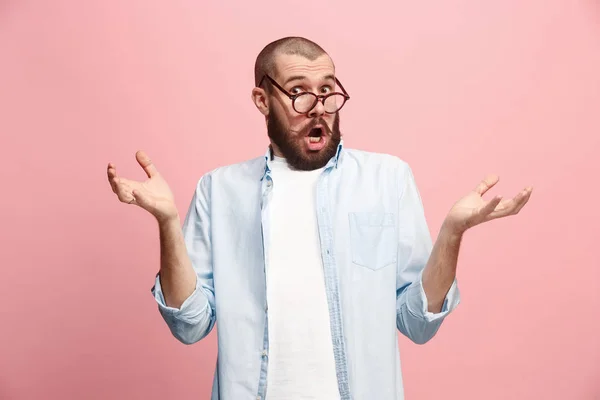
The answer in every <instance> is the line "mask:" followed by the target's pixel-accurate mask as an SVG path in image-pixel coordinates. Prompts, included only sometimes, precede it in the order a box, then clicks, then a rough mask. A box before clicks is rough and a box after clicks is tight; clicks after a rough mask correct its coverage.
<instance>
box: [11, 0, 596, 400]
mask: <svg viewBox="0 0 600 400" xmlns="http://www.w3.org/2000/svg"><path fill="white" fill-rule="evenodd" d="M286 35H304V36H307V37H309V38H312V39H314V40H316V41H317V42H319V43H320V44H322V45H323V46H324V47H325V49H327V50H328V51H329V52H330V54H331V55H332V56H333V58H334V60H335V62H336V64H337V67H338V70H337V72H338V76H339V78H340V79H341V81H342V82H343V83H344V86H345V87H346V89H348V91H349V92H350V94H351V96H352V100H351V101H350V102H349V103H348V104H347V106H346V107H345V109H344V110H343V113H342V120H341V121H342V130H343V133H344V134H345V141H346V144H347V145H348V146H351V147H358V148H363V149H367V150H374V151H383V152H389V153H392V154H396V155H398V156H400V157H402V158H403V159H405V160H406V161H408V162H409V163H410V164H411V165H412V167H413V170H414V172H415V175H416V179H417V183H418V184H419V187H420V189H421V192H422V196H423V201H424V203H425V207H426V212H427V217H428V221H429V223H430V227H431V230H432V232H433V234H436V233H437V230H438V228H439V226H440V223H441V221H442V219H443V217H444V215H445V213H446V211H447V210H448V209H449V208H450V206H451V205H452V204H453V202H454V201H455V200H457V199H458V198H459V197H460V196H462V195H463V194H465V193H466V192H467V191H468V190H470V189H472V188H473V187H474V186H475V185H476V184H477V183H478V182H479V180H480V179H481V178H483V176H484V175H485V174H486V173H488V172H493V173H498V174H499V175H500V177H501V181H500V183H499V185H498V187H497V189H494V190H493V192H492V193H493V194H496V193H498V194H503V195H505V196H513V195H514V194H516V193H517V192H518V190H519V189H521V188H522V187H525V186H526V185H530V184H531V185H533V186H534V193H533V196H532V198H531V200H530V203H529V204H528V205H527V207H526V208H525V209H523V211H522V213H521V214H520V215H519V216H518V217H514V218H509V219H505V220H502V221H495V222H492V223H490V224H488V225H485V226H480V227H477V228H475V229H474V230H473V231H471V232H469V233H468V235H467V236H466V238H465V241H464V246H463V249H462V252H461V256H460V267H459V280H460V285H461V289H462V295H463V302H462V304H461V306H460V307H459V308H458V309H457V310H456V312H455V313H454V314H453V315H452V316H451V317H450V318H449V319H448V320H447V321H446V323H445V325H444V326H443V328H442V330H441V331H440V333H439V335H438V336H437V337H436V338H435V339H434V340H433V341H431V342H430V343H428V344H427V345H425V346H417V345H413V344H411V343H409V342H408V340H406V339H405V338H400V343H401V350H402V357H403V364H404V377H405V382H406V383H405V384H406V394H407V399H408V400H417V399H438V398H444V399H447V400H452V399H462V400H466V399H487V400H492V399H502V400H505V399H545V400H548V399H599V398H600V345H599V342H600V322H599V321H600V295H599V292H600V291H599V285H600V284H599V282H600V272H599V270H600V262H599V261H598V243H597V241H598V237H599V236H598V227H599V225H600V224H599V223H600V211H599V208H598V198H599V195H600V191H599V190H598V173H599V172H600V168H599V166H600V165H599V162H598V150H599V149H600V141H599V137H600V107H599V106H600V3H599V2H598V1H597V0H593V1H592V0H587V1H573V0H531V1H527V2H524V1H521V0H504V1H493V0H486V1H483V0H472V1H458V0H456V1H442V2H415V1H401V2H397V1H393V2H392V1H389V2H385V3H384V2H381V1H379V0H375V1H368V2H366V3H363V2H351V1H350V2H349V1H346V0H338V1H336V2H325V1H312V0H307V1H304V2H300V3H298V2H282V1H275V0H273V1H268V2H256V1H253V2H247V1H243V2H242V1H239V2H237V4H232V3H231V2H222V3H221V4H220V5H218V4H217V2H212V1H211V2H208V1H182V0H178V1H169V2H166V1H148V0H143V1H142V0H138V1H128V2H119V3H118V5H117V2H106V1H100V0H94V1H89V0H88V1H85V2H82V1H75V0H71V1H53V2H41V1H40V2H31V1H10V0H4V1H0V134H1V135H2V136H1V146H0V153H1V161H2V167H1V169H0V173H1V174H2V175H1V178H2V180H1V182H2V193H1V197H0V199H1V201H2V207H0V210H1V212H2V216H1V221H2V223H1V225H0V226H1V228H0V234H1V237H0V243H1V246H2V251H1V253H0V268H1V278H0V279H1V289H0V304H1V307H0V398H1V399H19V400H24V399H141V398H144V399H175V398H177V399H205V398H208V393H209V390H210V384H211V381H212V374H213V368H214V365H215V357H216V336H215V332H213V333H212V334H211V335H210V336H209V337H208V338H207V339H205V340H203V341H202V342H200V343H198V344H196V345H194V346H184V345H182V344H180V343H178V342H177V341H176V340H175V339H174V338H172V337H171V335H170V333H169V332H168V329H167V327H166V325H165V324H164V323H163V321H162V320H161V318H160V316H159V314H158V311H157V310H156V305H155V303H154V300H153V299H152V297H151V295H150V287H151V286H152V283H153V279H154V274H155V273H156V271H157V269H158V262H159V258H158V256H159V253H158V238H157V229H156V225H155V223H154V221H153V220H152V219H151V217H149V216H148V215H146V214H145V213H144V212H143V211H142V210H140V209H137V208H134V207H132V206H126V205H123V204H119V203H118V202H117V199H116V197H115V196H114V195H113V193H112V192H111V190H110V188H109V185H108V183H107V181H106V175H105V167H106V164H107V163H108V162H109V161H112V162H114V163H116V165H117V167H118V169H119V171H120V172H121V174H123V175H124V176H126V177H130V178H137V179H141V178H142V177H143V173H142V171H141V169H140V168H139V167H138V166H137V165H136V162H135V159H134V153H135V151H136V150H138V149H144V150H145V151H147V152H148V154H149V155H150V156H151V157H152V159H153V160H154V161H155V163H156V164H157V166H158V168H159V170H160V171H162V173H163V174H164V175H165V176H166V177H167V179H168V181H169V182H170V184H171V186H172V188H173V191H174V192H175V195H176V199H177V205H178V207H179V208H180V210H181V212H182V213H184V212H185V211H186V210H187V207H188V204H189V201H190V198H191V195H192V192H193V189H194V187H195V184H196V182H197V180H198V179H199V177H200V176H201V175H202V174H203V173H205V172H207V171H208V170H210V169H212V168H214V167H216V166H219V165H223V164H228V163H232V162H237V161H240V160H244V159H247V158H251V157H255V156H257V155H262V154H263V153H264V151H265V146H266V145H267V140H266V133H265V129H264V123H263V121H262V119H261V116H260V115H259V113H258V111H257V110H256V109H255V108H254V105H253V104H252V103H251V101H250V91H251V89H252V86H253V64H254V59H255V57H256V55H257V54H258V52H259V51H260V50H261V48H262V47H263V46H264V45H265V44H266V43H268V42H269V41H271V40H274V39H277V38H279V37H282V36H286ZM240 340H243V338H240Z"/></svg>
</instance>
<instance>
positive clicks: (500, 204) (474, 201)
mask: <svg viewBox="0 0 600 400" xmlns="http://www.w3.org/2000/svg"><path fill="white" fill-rule="evenodd" d="M498 181H499V178H498V177H497V176H496V175H489V176H487V177H486V178H485V179H484V180H483V181H481V182H480V183H479V185H477V187H476V188H475V189H474V190H473V191H471V192H469V193H468V194H467V195H466V196H464V197H463V198H461V199H460V200H459V201H457V202H456V203H455V204H454V206H453V207H452V209H451V210H450V212H449V213H448V215H447V217H446V223H447V224H448V225H449V226H451V227H452V228H453V229H455V230H456V231H458V232H464V231H466V230H467V229H469V228H472V227H473V226H475V225H479V224H481V223H483V222H486V221H490V220H493V219H496V218H502V217H506V216H509V215H515V214H517V213H518V212H519V211H520V210H521V208H523V206H525V204H526V203H527V201H529V197H530V196H531V192H532V190H533V189H532V188H531V187H527V188H525V189H523V190H522V191H520V192H519V193H518V194H517V195H516V196H515V197H513V198H512V199H503V198H502V196H495V197H494V198H493V199H491V200H488V201H486V200H484V199H483V197H482V196H483V195H484V194H485V193H486V192H487V191H488V190H489V189H491V188H492V187H493V186H494V185H496V183H498Z"/></svg>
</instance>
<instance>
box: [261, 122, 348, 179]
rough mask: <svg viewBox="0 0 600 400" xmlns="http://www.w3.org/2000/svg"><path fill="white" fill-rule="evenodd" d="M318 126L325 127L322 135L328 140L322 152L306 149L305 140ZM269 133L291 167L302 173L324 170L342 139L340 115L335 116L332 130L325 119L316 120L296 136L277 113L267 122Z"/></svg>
mask: <svg viewBox="0 0 600 400" xmlns="http://www.w3.org/2000/svg"><path fill="white" fill-rule="evenodd" d="M317 124H320V125H321V126H322V127H323V132H322V135H323V136H324V137H326V138H327V143H326V144H325V147H323V148H322V149H321V150H318V151H312V150H309V149H307V148H306V145H305V142H304V138H305V137H306V136H307V135H308V133H309V132H310V131H311V129H312V128H314V127H315V126H316V125H317ZM267 133H268V135H269V138H270V139H271V141H272V142H273V143H274V144H275V145H276V146H277V147H278V148H279V151H281V154H282V155H283V157H284V158H285V159H286V161H287V163H288V165H289V166H290V167H292V168H293V169H296V170H300V171H312V170H315V169H319V168H323V167H324V166H325V165H327V163H328V162H329V160H331V159H332V158H333V157H334V156H335V155H336V153H337V148H338V145H339V144H340V141H341V138H342V135H341V133H340V115H339V114H338V113H336V114H335V118H334V120H333V126H332V128H331V129H330V128H329V125H327V123H326V122H325V120H324V119H322V118H314V119H313V120H312V121H311V123H310V124H308V125H307V126H306V127H304V128H303V129H302V131H299V132H297V133H295V134H294V133H290V132H289V131H288V129H286V128H285V126H284V124H283V121H282V119H281V118H280V117H279V115H278V114H277V112H272V113H271V114H269V117H268V121H267Z"/></svg>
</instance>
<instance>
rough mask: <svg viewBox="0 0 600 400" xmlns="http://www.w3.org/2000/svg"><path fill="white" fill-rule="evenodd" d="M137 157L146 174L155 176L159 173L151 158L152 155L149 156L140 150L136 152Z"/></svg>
mask: <svg viewBox="0 0 600 400" xmlns="http://www.w3.org/2000/svg"><path fill="white" fill-rule="evenodd" d="M135 158H136V160H137V162H138V163H139V164H140V166H141V167H142V168H143V169H144V172H146V175H148V178H152V177H153V176H155V175H157V174H158V170H157V169H156V167H155V166H154V164H153V163H152V160H150V157H148V155H147V154H146V153H144V152H143V151H141V150H140V151H138V152H137V153H135Z"/></svg>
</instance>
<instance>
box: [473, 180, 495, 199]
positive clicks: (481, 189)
mask: <svg viewBox="0 0 600 400" xmlns="http://www.w3.org/2000/svg"><path fill="white" fill-rule="evenodd" d="M499 180H500V178H499V177H498V176H497V175H488V176H486V177H485V179H483V180H482V181H481V182H479V185H477V187H476V188H475V192H476V193H477V194H479V195H480V196H483V194H484V193H485V192H487V191H488V190H490V188H491V187H493V186H494V185H495V184H496V183H498V181H499Z"/></svg>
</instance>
